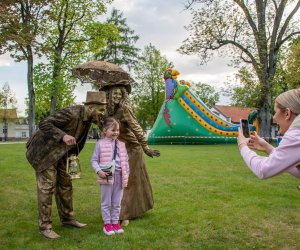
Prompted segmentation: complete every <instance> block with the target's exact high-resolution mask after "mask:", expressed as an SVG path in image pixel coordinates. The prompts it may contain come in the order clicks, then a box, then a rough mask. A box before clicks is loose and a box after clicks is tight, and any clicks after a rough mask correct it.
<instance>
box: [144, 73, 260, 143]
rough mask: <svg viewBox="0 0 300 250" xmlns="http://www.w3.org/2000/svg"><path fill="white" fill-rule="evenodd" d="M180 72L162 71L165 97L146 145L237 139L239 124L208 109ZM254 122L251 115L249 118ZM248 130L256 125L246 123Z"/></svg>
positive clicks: (251, 129)
mask: <svg viewBox="0 0 300 250" xmlns="http://www.w3.org/2000/svg"><path fill="white" fill-rule="evenodd" d="M178 76H179V72H178V71H177V70H174V69H169V70H167V71H166V72H165V74H164V80H165V87H166V89H165V100H164V103H163V105H162V107H161V110H160V112H159V114H158V116H157V118H156V121H155V123H154V125H153V128H152V130H151V132H150V133H149V135H148V143H149V144H173V143H181V144H213V143H232V142H236V137H237V135H238V128H239V125H237V124H233V123H230V122H228V121H226V120H224V119H222V118H221V117H219V116H218V115H217V114H215V113H214V112H213V111H211V110H210V109H209V108H208V107H207V106H206V105H205V104H204V103H203V102H202V101H201V99H200V98H199V97H197V96H196V95H195V94H194V93H193V91H192V90H190V88H189V87H190V84H189V83H188V82H186V81H184V80H181V81H179V80H177V77H178ZM251 122H253V116H252V121H251ZM249 129H250V131H254V130H255V127H254V126H253V125H249Z"/></svg>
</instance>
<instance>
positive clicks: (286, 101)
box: [275, 89, 300, 114]
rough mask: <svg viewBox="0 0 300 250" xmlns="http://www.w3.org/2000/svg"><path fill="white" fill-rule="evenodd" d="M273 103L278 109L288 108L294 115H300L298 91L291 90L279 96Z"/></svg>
mask: <svg viewBox="0 0 300 250" xmlns="http://www.w3.org/2000/svg"><path fill="white" fill-rule="evenodd" d="M275 103H276V105H277V107H278V108H280V109H282V110H285V109H286V108H289V109H290V110H291V111H292V112H293V113H294V114H300V89H291V90H288V91H286V92H284V93H282V94H280V95H279V96H278V97H277V98H276V99H275Z"/></svg>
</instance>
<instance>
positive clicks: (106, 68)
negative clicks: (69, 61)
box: [72, 61, 134, 93]
mask: <svg viewBox="0 0 300 250" xmlns="http://www.w3.org/2000/svg"><path fill="white" fill-rule="evenodd" d="M72 75H73V76H76V77H78V78H79V79H80V80H81V82H82V83H85V82H90V83H93V84H94V85H96V86H97V87H98V88H99V90H106V89H107V88H109V87H113V86H124V87H125V88H126V90H127V92H128V93H130V92H131V84H132V83H133V82H134V81H133V79H132V78H131V77H130V75H129V74H128V73H127V72H126V71H125V70H123V69H122V68H121V67H119V66H118V65H116V64H113V63H109V62H105V61H90V62H86V63H83V64H80V65H78V66H76V67H74V68H73V69H72Z"/></svg>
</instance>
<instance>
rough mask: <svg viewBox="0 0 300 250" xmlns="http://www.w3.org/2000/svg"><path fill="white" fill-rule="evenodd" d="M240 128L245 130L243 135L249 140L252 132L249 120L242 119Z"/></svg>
mask: <svg viewBox="0 0 300 250" xmlns="http://www.w3.org/2000/svg"><path fill="white" fill-rule="evenodd" d="M240 126H241V128H242V130H243V135H244V136H245V137H246V138H249V137H250V131H249V123H248V120H246V119H241V120H240Z"/></svg>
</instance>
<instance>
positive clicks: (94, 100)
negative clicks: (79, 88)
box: [84, 91, 107, 105]
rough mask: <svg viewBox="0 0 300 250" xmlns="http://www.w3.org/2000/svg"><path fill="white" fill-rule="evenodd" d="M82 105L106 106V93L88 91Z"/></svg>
mask: <svg viewBox="0 0 300 250" xmlns="http://www.w3.org/2000/svg"><path fill="white" fill-rule="evenodd" d="M84 104H85V105H87V104H100V105H102V104H107V102H106V93H105V92H104V91H88V92H87V93H86V101H85V102H84Z"/></svg>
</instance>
